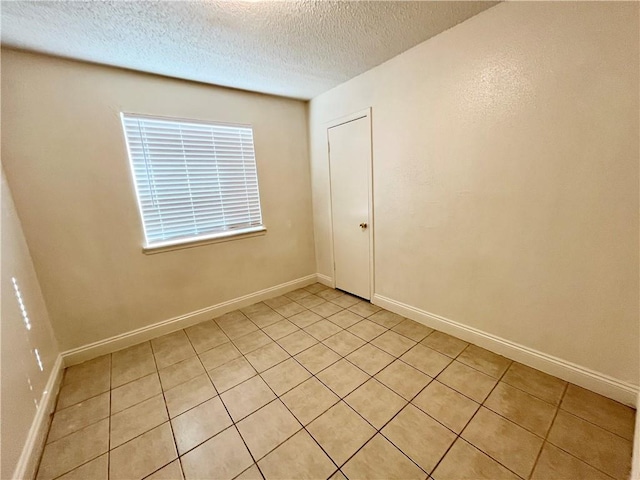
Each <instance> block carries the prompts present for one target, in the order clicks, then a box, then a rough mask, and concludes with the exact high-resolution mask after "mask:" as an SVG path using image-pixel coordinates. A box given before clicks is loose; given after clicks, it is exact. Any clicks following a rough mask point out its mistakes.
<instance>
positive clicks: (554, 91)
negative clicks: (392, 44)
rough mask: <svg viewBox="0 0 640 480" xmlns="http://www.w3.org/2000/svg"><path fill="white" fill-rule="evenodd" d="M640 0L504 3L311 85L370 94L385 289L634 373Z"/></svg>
mask: <svg viewBox="0 0 640 480" xmlns="http://www.w3.org/2000/svg"><path fill="white" fill-rule="evenodd" d="M638 35H639V32H638V5H637V4H632V3H627V4H622V3H614V2H604V3H597V2H594V3H583V2H566V3H564V2H559V3H548V2H539V3H520V2H513V3H505V4H501V5H498V6H496V7H494V8H491V9H489V10H487V11H485V12H483V13H481V14H480V15H478V16H476V17H473V18H471V19H470V20H468V21H466V22H464V23H462V24H460V25H458V26H456V27H454V28H453V29H451V30H449V31H447V32H444V33H443V34H441V35H438V36H437V37H434V38H432V39H430V40H428V41H427V42H425V43H422V44H420V45H418V46H416V47H415V48H413V49H411V50H409V51H407V52H405V53H403V54H401V55H399V56H397V57H395V58H394V59H392V60H390V61H388V62H386V63H384V64H382V65H380V66H378V67H376V68H374V69H372V70H370V71H368V72H366V73H364V74H362V75H360V76H359V77H356V78H355V79H352V80H350V81H348V82H346V83H344V84H342V85H340V86H338V87H336V88H335V89H333V90H331V91H329V92H327V93H325V94H322V95H320V96H318V97H316V98H314V99H313V100H312V102H311V104H310V141H311V161H312V185H313V202H314V203H313V206H314V218H315V238H316V258H317V264H318V271H319V273H321V274H325V275H328V276H332V267H331V258H330V248H329V247H330V241H331V239H330V234H329V228H328V227H329V222H330V217H329V209H328V207H329V198H328V196H329V184H328V182H329V177H328V171H327V166H328V163H327V162H328V159H327V148H326V130H325V126H324V122H327V121H329V120H331V119H335V118H338V117H341V116H344V115H347V114H349V113H352V112H356V111H359V110H362V109H364V108H366V107H369V106H371V107H373V116H372V118H373V163H374V203H375V207H374V211H375V225H374V231H375V255H376V258H375V269H376V277H375V283H376V293H377V294H379V295H383V296H385V297H388V298H391V299H393V300H396V301H399V302H403V303H406V304H409V305H411V306H413V307H416V308H419V309H422V310H425V311H427V312H431V313H434V314H437V315H440V316H443V317H446V318H448V319H451V320H454V321H457V322H460V323H462V324H465V325H467V326H470V327H473V328H476V329H480V330H482V331H484V332H488V333H491V334H493V335H496V336H499V337H502V338H504V339H507V340H510V341H512V342H515V343H519V344H521V345H524V346H526V347H529V348H532V349H536V350H538V351H541V352H543V353H546V354H549V355H553V356H556V357H559V358H561V359H564V360H567V361H570V362H574V363H576V364H578V365H581V366H583V367H587V368H590V369H593V370H595V371H597V372H600V373H603V374H606V375H610V376H612V377H614V378H617V379H619V380H623V381H627V382H632V383H634V384H637V383H638V363H639V358H638V328H639V327H638V156H639V146H638V131H639V122H638V112H639V106H640V105H639V101H638V95H639V94H638V87H639V86H638V74H639V72H638V56H639V52H638V38H639V36H638Z"/></svg>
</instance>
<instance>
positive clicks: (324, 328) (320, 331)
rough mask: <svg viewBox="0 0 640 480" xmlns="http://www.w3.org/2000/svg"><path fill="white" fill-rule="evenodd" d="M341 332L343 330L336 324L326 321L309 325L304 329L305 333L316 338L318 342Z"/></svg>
mask: <svg viewBox="0 0 640 480" xmlns="http://www.w3.org/2000/svg"><path fill="white" fill-rule="evenodd" d="M341 330H342V329H341V328H340V327H339V326H337V325H336V324H335V323H333V322H330V321H329V320H326V319H322V320H320V321H319V322H316V323H314V324H313V325H309V326H308V327H306V328H305V329H304V331H305V332H307V333H308V334H309V335H311V336H312V337H314V338H315V339H316V340H320V341H322V340H324V339H326V338H329V337H330V336H332V335H335V334H336V333H338V332H340V331H341Z"/></svg>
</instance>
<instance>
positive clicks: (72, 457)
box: [37, 418, 109, 480]
mask: <svg viewBox="0 0 640 480" xmlns="http://www.w3.org/2000/svg"><path fill="white" fill-rule="evenodd" d="M108 450H109V420H108V419H106V418H105V419H104V420H100V421H99V422H97V423H94V424H92V425H89V426H88V427H85V428H83V429H82V430H78V431H76V432H74V433H72V434H70V435H67V436H66V437H63V438H61V439H60V440H57V441H55V442H52V443H49V444H48V445H46V446H45V447H44V451H43V453H42V459H41V460H40V468H39V470H38V476H37V478H38V480H45V479H52V478H56V477H59V476H60V475H62V474H65V473H67V472H70V471H71V470H73V469H75V468H76V467H79V466H80V465H82V464H84V463H87V462H88V461H89V460H92V459H94V458H96V457H98V456H100V455H102V454H103V453H106V452H107V451H108Z"/></svg>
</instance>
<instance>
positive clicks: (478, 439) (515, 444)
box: [461, 407, 542, 478]
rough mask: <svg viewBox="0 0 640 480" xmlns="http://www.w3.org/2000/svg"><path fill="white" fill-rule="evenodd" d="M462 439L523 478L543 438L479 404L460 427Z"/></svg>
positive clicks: (530, 468) (535, 456)
mask: <svg viewBox="0 0 640 480" xmlns="http://www.w3.org/2000/svg"><path fill="white" fill-rule="evenodd" d="M461 436H462V438H464V439H465V440H466V441H468V442H469V443H471V444H472V445H473V446H475V447H476V448H479V449H480V450H482V451H483V452H484V453H486V454H487V455H489V456H490V457H492V458H493V459H495V460H497V461H498V462H500V463H501V464H502V465H504V466H505V467H507V468H508V469H509V470H511V471H513V472H515V473H516V474H518V475H519V476H521V477H523V478H528V476H529V475H530V474H531V471H532V470H533V465H534V463H535V461H536V458H537V457H538V453H539V452H540V448H541V447H542V439H541V438H540V437H537V436H535V435H534V434H533V433H530V432H528V431H527V430H525V429H524V428H522V427H519V426H517V425H516V424H515V423H512V422H510V421H509V420H506V419H504V418H502V417H501V416H500V415H497V414H495V413H493V412H492V411H490V410H487V409H486V408H484V407H481V408H480V410H478V413H476V414H475V416H474V417H473V418H472V419H471V422H469V425H467V427H466V428H465V429H464V430H463V432H462V435H461Z"/></svg>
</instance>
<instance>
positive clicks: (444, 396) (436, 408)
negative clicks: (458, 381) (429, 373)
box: [411, 381, 480, 433]
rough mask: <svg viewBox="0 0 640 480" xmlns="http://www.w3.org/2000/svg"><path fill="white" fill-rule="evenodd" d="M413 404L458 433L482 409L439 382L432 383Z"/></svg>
mask: <svg viewBox="0 0 640 480" xmlns="http://www.w3.org/2000/svg"><path fill="white" fill-rule="evenodd" d="M411 403H413V404H414V405H415V406H417V407H418V408H419V409H421V410H422V411H423V412H425V413H428V414H429V415H431V416H432V417H433V418H435V419H436V420H438V421H439V422H440V423H442V424H443V425H445V426H446V427H448V428H450V429H451V430H453V431H454V432H456V433H460V432H461V431H462V429H463V428H464V427H465V426H466V425H467V423H468V422H469V420H471V417H473V414H474V413H476V411H477V410H478V408H480V404H478V403H476V402H474V401H473V400H471V399H470V398H467V397H465V396H464V395H462V394H461V393H458V392H456V391H455V390H453V389H451V388H449V387H447V386H446V385H443V384H442V383H440V382H438V381H434V382H431V383H430V384H429V385H428V386H427V388H425V389H424V390H423V391H422V392H420V394H419V395H418V396H417V397H416V398H414V399H413V400H412V401H411Z"/></svg>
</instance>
